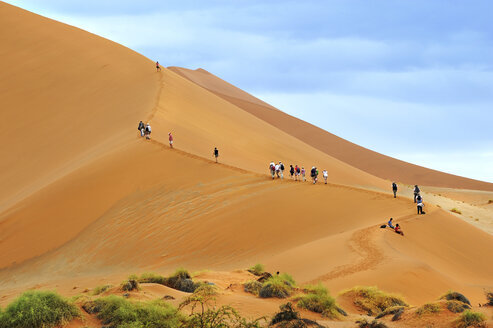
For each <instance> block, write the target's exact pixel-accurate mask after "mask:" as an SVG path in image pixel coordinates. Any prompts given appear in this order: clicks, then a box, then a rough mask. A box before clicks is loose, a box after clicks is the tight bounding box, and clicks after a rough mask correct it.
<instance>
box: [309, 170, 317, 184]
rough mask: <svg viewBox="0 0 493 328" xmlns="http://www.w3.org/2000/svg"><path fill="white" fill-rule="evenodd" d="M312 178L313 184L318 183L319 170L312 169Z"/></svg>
mask: <svg viewBox="0 0 493 328" xmlns="http://www.w3.org/2000/svg"><path fill="white" fill-rule="evenodd" d="M310 176H311V177H312V180H313V184H316V183H317V176H318V170H317V168H316V167H315V166H313V167H312V169H311V171H310Z"/></svg>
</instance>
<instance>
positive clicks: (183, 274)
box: [164, 269, 202, 293]
mask: <svg viewBox="0 0 493 328" xmlns="http://www.w3.org/2000/svg"><path fill="white" fill-rule="evenodd" d="M164 285H166V286H168V287H170V288H173V289H177V290H180V291H182V292H186V293H193V292H194V291H195V290H196V289H197V288H198V287H200V286H201V285H202V283H194V282H193V281H192V276H191V275H190V273H188V271H187V270H185V269H178V270H176V271H175V273H173V274H172V275H171V276H169V277H168V278H166V279H165V281H164Z"/></svg>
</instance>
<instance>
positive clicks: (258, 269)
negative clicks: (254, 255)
mask: <svg viewBox="0 0 493 328" xmlns="http://www.w3.org/2000/svg"><path fill="white" fill-rule="evenodd" d="M264 271H265V269H264V265H263V264H260V263H257V264H255V265H254V266H252V267H251V268H250V269H248V272H250V273H252V274H254V275H256V276H261V275H262V273H264Z"/></svg>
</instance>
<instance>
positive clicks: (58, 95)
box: [0, 4, 493, 326]
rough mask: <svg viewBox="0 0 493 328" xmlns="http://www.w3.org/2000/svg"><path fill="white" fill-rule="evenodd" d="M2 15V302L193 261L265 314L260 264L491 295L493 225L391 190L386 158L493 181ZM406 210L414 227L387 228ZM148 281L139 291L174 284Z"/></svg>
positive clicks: (57, 27) (10, 12) (85, 37)
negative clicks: (276, 166)
mask: <svg viewBox="0 0 493 328" xmlns="http://www.w3.org/2000/svg"><path fill="white" fill-rule="evenodd" d="M0 18H1V19H0V27H1V28H0V41H1V42H2V50H4V49H5V51H2V53H1V58H2V60H1V61H0V65H2V71H3V72H5V74H4V75H2V76H1V77H0V88H1V90H3V93H2V97H1V98H0V102H1V103H0V105H1V106H2V111H3V113H5V117H6V119H5V120H3V123H2V124H4V125H3V126H2V129H0V130H1V132H0V133H2V135H1V137H2V138H0V142H1V144H2V147H1V149H2V156H1V157H0V167H1V168H2V170H1V172H0V181H1V185H2V187H3V188H1V189H0V294H1V295H2V297H1V298H0V305H5V304H6V303H8V302H9V301H10V300H11V299H12V298H13V297H15V295H17V294H18V293H19V292H21V291H23V290H25V289H28V288H59V290H61V292H63V293H65V294H66V295H74V294H76V293H78V292H80V291H79V289H80V286H84V287H87V288H94V286H96V285H98V284H100V283H101V282H107V281H110V282H111V283H112V284H117V283H118V281H121V279H123V278H124V277H125V276H127V275H128V274H131V273H139V272H143V271H147V270H155V271H159V272H163V273H169V272H171V271H172V270H173V269H175V268H177V267H187V268H189V269H190V270H201V269H212V270H215V271H213V272H212V273H210V274H209V275H208V274H207V273H204V274H203V276H204V277H206V278H204V279H208V280H213V281H216V283H217V285H218V286H220V288H221V289H222V290H223V291H224V293H225V294H224V295H226V296H222V297H221V302H223V303H226V304H228V303H230V304H234V305H237V306H238V307H240V308H241V309H242V310H244V311H245V312H247V313H249V314H251V315H260V314H262V315H263V314H265V312H264V311H266V309H269V311H270V312H272V311H274V309H275V308H277V306H278V305H279V303H280V302H278V301H265V300H259V299H255V298H252V297H251V296H249V295H245V294H244V293H243V294H242V293H241V292H233V291H231V290H229V289H227V287H225V286H226V285H227V283H228V284H240V283H241V279H247V278H248V277H245V276H244V275H245V273H244V272H243V273H241V274H240V273H238V274H233V273H231V272H232V271H233V270H235V269H241V268H245V267H248V266H250V265H252V264H254V263H257V262H261V263H264V264H266V266H267V269H268V270H271V271H273V272H275V271H282V272H289V273H291V274H292V275H293V276H294V278H295V279H296V280H297V281H298V282H299V284H300V285H303V284H305V283H314V282H322V283H323V284H325V285H327V286H328V287H329V288H330V290H331V291H332V292H333V293H334V294H336V293H337V292H339V291H341V290H343V289H345V288H350V287H353V286H355V285H378V286H379V287H382V288H384V289H386V290H389V291H395V292H399V293H401V294H403V295H404V296H405V297H406V298H407V299H408V300H409V301H410V302H411V303H413V304H417V303H421V302H425V301H430V300H434V299H436V298H437V297H438V296H440V294H441V293H443V292H445V291H446V290H448V289H457V290H460V291H463V292H466V293H467V294H468V296H469V297H470V298H471V300H472V301H473V302H475V303H478V302H480V301H482V300H483V296H482V293H483V288H493V285H492V282H491V277H492V276H493V263H491V261H487V259H486V258H485V256H487V254H489V253H490V252H491V250H493V237H492V235H491V234H488V233H486V232H484V231H482V230H480V229H478V228H476V227H474V226H472V225H471V224H469V223H466V222H464V221H462V220H460V219H458V218H457V217H456V216H454V215H452V214H450V213H449V212H448V209H446V208H443V209H440V208H438V207H436V206H434V205H433V204H432V203H427V208H426V211H427V214H426V215H424V216H417V215H416V213H415V211H416V209H415V206H414V204H413V203H412V200H410V199H409V198H408V197H405V196H406V195H408V194H406V193H403V195H404V196H401V197H399V198H397V199H394V198H392V197H391V196H390V195H389V192H388V187H389V181H387V180H385V179H384V178H387V177H389V176H387V175H385V174H383V172H384V171H385V172H387V173H386V174H391V175H394V176H397V174H401V172H402V171H405V172H403V173H402V175H398V176H399V177H401V178H400V179H402V181H407V180H406V179H418V178H420V179H422V180H418V182H419V181H422V182H420V183H422V184H430V185H434V186H454V187H456V188H466V187H467V188H469V187H471V188H476V189H482V190H490V189H489V188H490V185H491V184H486V183H482V182H477V181H473V180H467V179H463V178H459V177H453V176H450V175H446V174H443V173H440V172H433V171H430V170H425V169H420V168H416V167H414V166H410V165H409V164H406V163H403V162H399V161H397V160H394V159H390V158H387V157H383V155H379V154H376V153H373V152H370V151H368V150H365V149H362V148H358V146H356V145H351V144H350V143H348V142H346V141H341V140H342V139H341V140H340V139H337V138H336V137H335V136H333V135H330V134H329V133H328V132H325V131H322V130H319V129H317V128H315V127H313V126H311V125H309V124H307V123H305V122H302V121H299V120H297V119H295V118H292V117H289V116H287V115H286V114H283V113H282V112H280V111H278V110H276V109H275V108H272V107H271V106H269V105H267V104H265V103H263V102H262V101H260V100H258V99H255V98H253V97H251V96H250V95H248V94H247V93H245V92H243V91H241V90H239V89H236V88H234V87H232V86H230V85H228V84H225V82H223V81H221V80H219V79H217V78H216V77H214V76H213V75H211V74H210V73H207V72H205V71H202V70H200V71H190V70H185V69H180V68H171V69H163V70H162V72H160V73H157V72H155V70H154V67H153V65H152V62H151V61H150V60H148V59H146V58H144V57H142V56H141V55H138V54H136V53H135V52H132V51H130V50H128V49H126V48H124V47H122V46H120V45H117V44H115V43H112V42H111V41H108V40H105V39H102V38H99V37H97V36H95V35H91V34H89V33H87V32H84V31H81V30H79V29H76V28H73V27H69V26H66V25H64V24H61V23H58V22H54V21H51V20H48V19H46V18H42V17H40V16H37V15H34V14H32V13H28V12H25V11H22V10H20V9H18V8H15V7H12V6H10V5H6V4H0ZM33 54H35V55H36V56H33ZM18 62H20V63H22V65H15V64H16V63H18ZM140 119H144V120H150V122H151V124H152V127H153V133H152V140H150V141H146V140H144V139H143V138H141V137H140V136H138V132H137V131H136V127H137V123H138V121H139V120H140ZM274 123H275V124H274ZM19 130H20V131H21V133H20V134H18V131H19ZM170 131H171V132H172V133H173V134H174V137H175V149H170V148H169V146H168V144H167V134H168V132H170ZM215 146H217V147H218V148H219V150H220V157H219V161H220V163H219V164H216V163H214V161H213V158H212V149H213V148H214V147H215ZM324 147H328V148H324ZM343 153H345V154H346V157H344V156H341V155H340V154H343ZM271 160H276V161H277V160H282V161H284V163H285V164H291V163H292V164H299V165H303V166H305V168H310V167H311V166H312V165H316V166H317V167H319V169H320V170H322V169H324V168H326V169H327V170H328V171H329V181H330V183H329V184H328V185H323V184H321V183H319V184H317V185H312V184H311V183H310V182H295V181H292V180H290V179H289V178H286V179H285V180H282V181H281V180H278V179H276V180H275V181H272V180H271V179H270V177H269V176H268V168H267V166H268V163H269V162H270V161H271ZM363 162H364V163H363ZM358 163H359V164H358ZM371 163H373V164H372V165H375V167H378V168H375V167H373V166H371V165H370V164H371ZM375 163H377V164H375ZM379 170H381V171H379ZM420 170H421V171H420ZM423 170H424V171H423ZM420 174H422V176H421V177H418V175H420ZM286 176H287V173H286ZM440 190H442V189H440ZM429 192H430V193H438V192H440V191H438V189H430V190H429ZM476 193H478V192H472V191H471V192H465V191H463V190H462V191H456V190H454V189H447V190H446V192H445V191H444V195H443V196H436V197H437V199H438V198H439V197H443V198H446V199H448V200H450V201H452V200H451V199H450V198H454V197H455V198H457V197H459V198H460V197H465V198H464V199H466V198H467V200H468V201H469V204H470V206H471V208H472V207H473V206H477V205H481V206H482V207H481V209H482V210H484V211H488V209H487V206H489V205H486V203H485V202H486V199H487V198H488V197H489V193H487V192H479V193H478V194H476ZM449 194H450V198H447V197H446V196H447V195H449ZM476 195H480V198H476ZM468 210H469V209H468ZM485 213H486V214H484V215H485V216H486V215H487V212H485ZM389 217H394V218H395V220H396V221H397V222H398V223H401V224H402V227H403V229H404V231H405V236H404V237H402V236H400V235H397V234H395V233H394V232H393V231H391V230H390V229H380V228H379V226H380V225H381V224H383V223H384V222H386V221H387V219H388V218H389ZM485 230H486V229H485ZM218 270H219V271H226V272H228V273H218V272H217V271H218ZM233 272H234V271H233ZM74 285H75V288H74ZM145 292H146V293H147V294H146V293H141V294H138V295H136V296H135V297H151V298H152V297H158V296H157V295H159V297H162V294H163V293H166V292H168V291H166V290H165V289H163V287H162V286H148V287H146V290H145ZM175 296H177V298H179V297H180V295H175ZM270 312H269V313H270ZM75 326H77V325H75Z"/></svg>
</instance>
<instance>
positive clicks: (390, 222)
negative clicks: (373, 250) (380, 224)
mask: <svg viewBox="0 0 493 328" xmlns="http://www.w3.org/2000/svg"><path fill="white" fill-rule="evenodd" d="M392 220H393V219H392V218H390V220H389V222H387V224H388V225H389V227H390V228H391V229H395V227H394V224H393V222H392Z"/></svg>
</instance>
